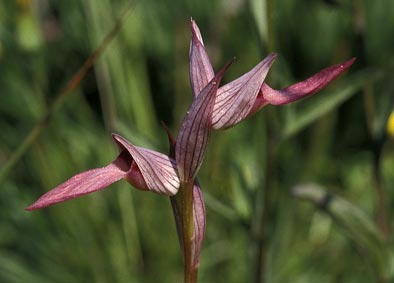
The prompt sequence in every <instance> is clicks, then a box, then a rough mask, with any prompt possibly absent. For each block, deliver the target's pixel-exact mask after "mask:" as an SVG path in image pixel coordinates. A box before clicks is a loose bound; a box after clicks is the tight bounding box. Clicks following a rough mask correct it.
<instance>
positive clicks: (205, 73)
mask: <svg viewBox="0 0 394 283" xmlns="http://www.w3.org/2000/svg"><path fill="white" fill-rule="evenodd" d="M191 29H192V39H191V43H190V52H189V56H190V80H191V85H192V90H193V94H194V95H195V96H197V95H199V93H200V90H201V89H202V88H204V86H205V85H206V84H207V83H208V82H209V81H210V80H211V79H212V78H213V75H214V71H213V68H212V65H211V62H210V60H209V57H208V54H207V53H206V50H205V47H204V42H203V39H202V36H201V33H200V30H199V28H198V26H197V24H196V23H195V21H194V20H191ZM275 58H276V54H275V53H272V54H270V55H268V56H267V57H266V58H265V59H263V60H262V61H261V62H260V63H258V64H257V65H256V66H255V67H254V68H253V69H252V70H250V71H249V72H247V73H245V74H244V75H242V76H241V77H239V78H237V79H235V80H233V81H232V82H230V83H228V84H226V85H224V86H222V87H220V88H219V89H218V92H217V95H216V101H215V105H214V110H213V117H212V127H213V128H214V129H215V130H223V129H227V128H230V127H233V126H235V125H237V124H238V123H240V122H241V121H243V120H244V119H246V118H248V117H250V116H252V115H253V114H255V113H256V112H257V111H259V110H260V109H261V108H262V107H264V106H265V105H267V104H272V105H283V104H288V103H291V102H294V101H297V100H300V99H302V98H305V97H307V96H310V95H312V94H315V93H316V92H318V91H320V90H321V89H323V88H324V87H325V86H327V85H328V84H329V83H330V82H331V81H333V80H334V79H336V78H337V77H338V76H339V75H341V74H342V73H343V72H344V71H345V70H347V69H348V68H349V67H350V66H351V65H352V64H353V62H354V61H355V58H352V59H350V60H348V61H346V62H343V63H341V64H337V65H334V66H331V67H328V68H325V69H323V70H321V71H320V72H318V73H316V74H315V75H313V76H311V77H310V78H308V79H306V80H304V81H302V82H299V83H296V84H294V85H291V86H289V87H287V88H284V89H281V90H275V89H272V88H271V87H270V86H269V85H267V84H266V83H265V82H264V80H265V77H266V76H267V73H268V71H269V68H270V67H271V65H272V63H273V62H274V60H275Z"/></svg>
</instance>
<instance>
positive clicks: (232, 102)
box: [212, 53, 276, 130]
mask: <svg viewBox="0 0 394 283" xmlns="http://www.w3.org/2000/svg"><path fill="white" fill-rule="evenodd" d="M275 58H276V54H275V53H271V54H270V55H268V56H267V57H266V58H265V59H264V60H262V61H261V62H260V63H259V64H257V65H256V66H255V67H254V68H253V69H252V70H250V71H249V72H247V73H246V74H244V75H242V76H241V77H239V78H237V79H235V80H233V81H232V82H230V83H228V84H226V85H224V86H222V87H220V88H219V89H218V91H217V94H216V101H215V105H214V108H213V115H212V127H213V128H214V129H215V130H223V129H227V128H230V127H233V126H235V125H237V124H238V123H240V122H241V121H243V120H244V119H245V118H246V117H247V116H248V114H249V112H250V111H251V109H252V108H253V105H254V104H255V101H256V97H257V95H258V93H259V90H260V88H261V85H262V84H263V82H264V80H265V77H266V76H267V73H268V71H269V69H270V68H271V65H272V64H273V62H274V60H275Z"/></svg>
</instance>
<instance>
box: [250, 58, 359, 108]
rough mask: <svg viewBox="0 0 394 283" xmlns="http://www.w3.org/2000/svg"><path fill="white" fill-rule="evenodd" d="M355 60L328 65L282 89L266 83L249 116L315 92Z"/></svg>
mask: <svg viewBox="0 0 394 283" xmlns="http://www.w3.org/2000/svg"><path fill="white" fill-rule="evenodd" d="M355 60H356V58H352V59H350V60H348V61H346V62H343V63H341V64H337V65H334V66H330V67H327V68H325V69H323V70H321V71H320V72H318V73H317V74H315V75H313V76H312V77H310V78H308V79H306V80H304V81H302V82H299V83H296V84H293V85H291V86H289V87H287V88H284V89H281V90H275V89H272V88H271V87H270V86H268V85H267V84H265V83H264V84H263V85H262V86H261V89H260V92H259V94H258V97H257V99H256V102H255V105H254V106H253V108H252V109H251V111H250V113H249V115H248V116H251V115H253V114H255V113H256V112H257V111H259V110H260V109H261V108H262V107H264V106H265V105H267V104H272V105H283V104H288V103H291V102H294V101H297V100H300V99H303V98H305V97H307V96H310V95H312V94H315V93H316V92H318V91H320V90H321V89H323V88H324V87H326V86H327V85H328V84H329V83H330V82H332V81H333V80H335V79H336V78H337V77H338V76H340V75H341V74H342V73H343V72H344V71H346V70H347V69H349V67H350V66H351V65H352V64H353V63H354V61H355Z"/></svg>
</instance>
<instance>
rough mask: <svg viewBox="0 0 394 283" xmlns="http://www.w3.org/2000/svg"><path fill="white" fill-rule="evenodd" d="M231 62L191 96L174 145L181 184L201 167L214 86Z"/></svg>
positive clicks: (215, 89) (207, 137)
mask: <svg viewBox="0 0 394 283" xmlns="http://www.w3.org/2000/svg"><path fill="white" fill-rule="evenodd" d="M231 63H232V61H231V62H230V63H228V64H227V65H226V66H225V67H224V68H223V69H222V70H221V71H219V73H218V74H217V75H216V76H215V77H214V78H213V79H212V80H211V81H210V82H209V83H208V85H207V86H206V87H205V88H204V89H203V90H202V91H201V93H200V95H198V96H197V97H196V98H195V99H194V101H193V103H192V105H191V107H190V109H189V111H188V112H187V114H186V116H185V118H184V120H183V122H182V126H181V128H180V130H179V134H178V137H177V140H176V145H175V158H176V164H177V168H178V174H179V179H180V181H181V182H183V183H188V182H189V181H191V180H193V179H194V178H195V176H196V175H197V171H198V170H199V168H200V166H201V163H202V160H203V158H204V154H205V150H206V148H207V144H208V139H209V136H210V132H211V128H212V111H213V106H214V104H215V99H216V92H217V90H218V85H219V84H220V81H221V79H222V77H223V75H224V72H225V71H226V70H227V68H228V67H229V66H230V64H231Z"/></svg>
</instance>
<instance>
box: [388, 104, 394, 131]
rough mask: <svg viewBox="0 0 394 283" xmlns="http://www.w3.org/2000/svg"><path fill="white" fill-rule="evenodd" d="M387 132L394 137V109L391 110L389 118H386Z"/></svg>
mask: <svg viewBox="0 0 394 283" xmlns="http://www.w3.org/2000/svg"><path fill="white" fill-rule="evenodd" d="M387 134H388V135H389V136H390V137H391V138H394V110H393V111H392V112H391V114H390V117H389V119H388V120H387Z"/></svg>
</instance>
